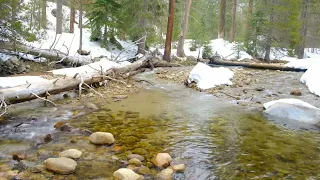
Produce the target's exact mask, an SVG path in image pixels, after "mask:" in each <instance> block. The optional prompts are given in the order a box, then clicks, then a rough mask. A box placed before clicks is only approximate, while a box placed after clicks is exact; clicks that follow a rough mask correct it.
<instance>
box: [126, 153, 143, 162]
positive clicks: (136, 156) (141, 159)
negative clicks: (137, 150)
mask: <svg viewBox="0 0 320 180" xmlns="http://www.w3.org/2000/svg"><path fill="white" fill-rule="evenodd" d="M133 158H136V159H139V160H140V161H144V160H145V158H144V157H143V156H141V155H139V154H129V155H128V159H129V160H130V159H133Z"/></svg>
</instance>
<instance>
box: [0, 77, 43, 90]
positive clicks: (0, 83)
mask: <svg viewBox="0 0 320 180" xmlns="http://www.w3.org/2000/svg"><path fill="white" fill-rule="evenodd" d="M44 81H48V80H47V79H44V78H42V77H40V76H18V77H0V89H1V88H9V87H14V86H19V85H23V84H30V83H38V82H44Z"/></svg>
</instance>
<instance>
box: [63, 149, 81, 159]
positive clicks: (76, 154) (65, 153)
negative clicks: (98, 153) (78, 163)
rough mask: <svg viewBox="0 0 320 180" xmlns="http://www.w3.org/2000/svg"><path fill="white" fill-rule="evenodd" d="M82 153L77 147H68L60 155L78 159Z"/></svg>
mask: <svg viewBox="0 0 320 180" xmlns="http://www.w3.org/2000/svg"><path fill="white" fill-rule="evenodd" d="M81 155H82V152H81V151H79V150H77V149H68V150H65V151H63V152H61V153H60V154H59V156H60V157H67V158H72V159H78V158H80V156H81Z"/></svg>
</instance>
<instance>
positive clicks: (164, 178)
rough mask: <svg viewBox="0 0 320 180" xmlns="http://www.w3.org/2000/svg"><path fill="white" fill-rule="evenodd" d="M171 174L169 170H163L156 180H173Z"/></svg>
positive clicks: (171, 171)
mask: <svg viewBox="0 0 320 180" xmlns="http://www.w3.org/2000/svg"><path fill="white" fill-rule="evenodd" d="M173 173H174V172H173V170H172V169H170V168H168V169H164V170H162V171H161V172H160V173H159V174H158V179H160V180H171V179H172V178H173Z"/></svg>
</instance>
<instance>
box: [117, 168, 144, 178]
mask: <svg viewBox="0 0 320 180" xmlns="http://www.w3.org/2000/svg"><path fill="white" fill-rule="evenodd" d="M113 178H114V179H115V180H141V179H143V177H142V176H140V175H139V174H137V173H135V172H134V171H133V170H131V169H128V168H121V169H119V170H117V171H116V172H114V173H113Z"/></svg>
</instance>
